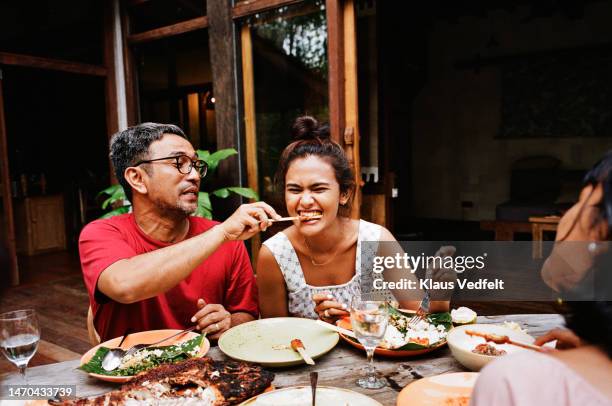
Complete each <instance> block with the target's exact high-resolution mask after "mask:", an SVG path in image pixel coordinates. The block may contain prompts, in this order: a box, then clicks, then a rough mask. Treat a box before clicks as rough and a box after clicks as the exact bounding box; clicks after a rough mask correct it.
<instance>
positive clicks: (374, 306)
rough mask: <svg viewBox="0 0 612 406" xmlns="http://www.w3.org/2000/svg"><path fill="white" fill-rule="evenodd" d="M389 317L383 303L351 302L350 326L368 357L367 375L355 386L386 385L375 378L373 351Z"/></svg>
mask: <svg viewBox="0 0 612 406" xmlns="http://www.w3.org/2000/svg"><path fill="white" fill-rule="evenodd" d="M388 320H389V315H388V312H387V305H386V303H385V302H378V301H371V300H361V299H359V298H357V297H354V298H353V301H352V302H351V324H352V326H353V331H354V332H355V335H356V336H357V340H359V342H360V343H361V345H363V347H364V348H365V350H366V353H367V355H368V366H367V373H366V376H365V377H364V378H359V379H358V380H357V385H358V386H360V387H362V388H365V389H379V388H382V387H383V386H385V385H386V382H385V380H383V379H380V378H378V377H377V376H376V368H374V350H375V349H376V346H377V345H378V344H379V343H380V341H381V340H382V339H383V337H384V335H385V331H386V330H387V323H388Z"/></svg>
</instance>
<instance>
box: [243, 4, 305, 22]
mask: <svg viewBox="0 0 612 406" xmlns="http://www.w3.org/2000/svg"><path fill="white" fill-rule="evenodd" d="M302 1H304V0H245V1H241V2H240V3H238V4H236V5H235V6H234V8H233V9H232V18H234V19H236V18H243V17H247V16H250V15H252V14H256V13H261V12H262V11H267V10H271V9H274V8H278V7H283V6H288V5H290V4H295V3H300V2H302Z"/></svg>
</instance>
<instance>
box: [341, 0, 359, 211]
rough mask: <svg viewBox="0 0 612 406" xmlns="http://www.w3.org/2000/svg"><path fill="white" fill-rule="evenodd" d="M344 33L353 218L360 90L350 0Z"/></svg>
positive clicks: (346, 141)
mask: <svg viewBox="0 0 612 406" xmlns="http://www.w3.org/2000/svg"><path fill="white" fill-rule="evenodd" d="M342 15H343V27H342V29H343V30H344V35H343V40H344V147H345V151H346V152H347V155H348V158H349V161H351V164H352V166H353V170H354V171H355V185H356V187H355V197H354V199H353V207H352V211H351V217H352V218H360V217H361V216H360V214H361V213H360V212H361V188H362V186H363V181H362V180H361V161H360V157H359V151H360V148H359V90H358V87H357V30H356V27H355V5H354V2H353V0H344V1H343V6H342Z"/></svg>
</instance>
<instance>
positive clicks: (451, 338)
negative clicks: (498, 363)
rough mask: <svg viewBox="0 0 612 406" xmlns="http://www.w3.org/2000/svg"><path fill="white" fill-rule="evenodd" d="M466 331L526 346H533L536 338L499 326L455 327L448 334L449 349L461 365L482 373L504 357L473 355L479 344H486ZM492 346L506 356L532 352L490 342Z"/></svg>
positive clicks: (471, 325)
mask: <svg viewBox="0 0 612 406" xmlns="http://www.w3.org/2000/svg"><path fill="white" fill-rule="evenodd" d="M466 330H472V331H477V332H479V333H484V334H497V335H504V336H508V337H510V339H512V340H514V341H518V342H521V343H526V344H533V342H534V341H535V338H533V337H532V336H530V335H529V334H525V333H521V332H519V331H514V330H511V329H509V328H507V327H502V326H497V325H495V324H467V325H463V326H459V327H454V328H453V329H451V331H450V332H449V333H448V336H447V338H446V340H447V342H448V347H449V348H450V350H451V353H452V354H453V357H455V359H456V360H457V361H459V363H460V364H461V365H463V366H464V367H466V368H467V369H469V370H472V371H480V369H482V367H484V366H485V365H486V364H488V363H489V362H491V361H493V360H495V359H497V358H499V357H500V356H501V357H503V355H498V356H494V355H482V354H476V353H473V352H472V350H473V349H474V347H476V346H477V345H478V344H482V343H485V342H486V341H485V339H484V338H482V337H475V336H469V335H467V334H466V333H465V331H466ZM489 344H490V345H492V346H493V347H495V348H497V349H501V350H504V351H506V354H513V353H516V352H520V351H530V350H527V349H525V348H521V347H517V346H516V345H512V344H495V343H492V342H489Z"/></svg>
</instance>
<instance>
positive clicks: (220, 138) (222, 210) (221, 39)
mask: <svg viewBox="0 0 612 406" xmlns="http://www.w3.org/2000/svg"><path fill="white" fill-rule="evenodd" d="M231 3H232V1H231V0H215V1H207V2H206V14H207V16H208V19H209V21H210V27H209V29H208V41H209V49H210V61H211V65H212V76H213V91H214V95H215V99H216V102H215V122H216V131H217V148H218V149H222V148H235V149H236V150H237V151H238V155H237V156H233V157H230V158H229V159H226V160H223V161H222V162H221V164H220V165H219V168H218V169H217V175H218V176H219V178H220V181H221V182H222V183H221V184H224V185H228V186H229V185H241V184H242V176H241V169H240V162H241V160H242V153H243V152H242V150H241V148H240V139H239V131H238V118H237V117H238V108H237V105H238V101H237V92H236V89H238V86H239V85H238V80H237V77H238V75H237V72H236V54H235V50H236V37H235V33H234V22H233V21H232V18H231V14H232V6H231ZM226 202H227V204H225V205H223V207H221V206H219V209H217V208H215V217H218V218H219V217H220V218H225V217H226V216H228V215H230V214H231V213H232V212H233V211H234V210H235V208H236V206H237V205H238V204H240V202H241V200H240V199H239V198H236V197H232V198H231V200H230V201H227V200H226Z"/></svg>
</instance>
